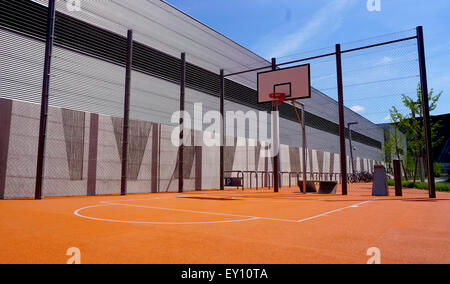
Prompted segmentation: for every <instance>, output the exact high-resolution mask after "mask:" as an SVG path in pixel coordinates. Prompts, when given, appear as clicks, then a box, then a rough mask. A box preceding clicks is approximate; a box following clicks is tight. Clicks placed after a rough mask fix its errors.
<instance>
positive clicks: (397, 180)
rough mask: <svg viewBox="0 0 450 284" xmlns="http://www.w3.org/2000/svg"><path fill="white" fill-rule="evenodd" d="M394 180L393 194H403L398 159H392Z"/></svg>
mask: <svg viewBox="0 0 450 284" xmlns="http://www.w3.org/2000/svg"><path fill="white" fill-rule="evenodd" d="M394 180H395V196H403V192H402V171H401V169H400V161H399V160H394Z"/></svg>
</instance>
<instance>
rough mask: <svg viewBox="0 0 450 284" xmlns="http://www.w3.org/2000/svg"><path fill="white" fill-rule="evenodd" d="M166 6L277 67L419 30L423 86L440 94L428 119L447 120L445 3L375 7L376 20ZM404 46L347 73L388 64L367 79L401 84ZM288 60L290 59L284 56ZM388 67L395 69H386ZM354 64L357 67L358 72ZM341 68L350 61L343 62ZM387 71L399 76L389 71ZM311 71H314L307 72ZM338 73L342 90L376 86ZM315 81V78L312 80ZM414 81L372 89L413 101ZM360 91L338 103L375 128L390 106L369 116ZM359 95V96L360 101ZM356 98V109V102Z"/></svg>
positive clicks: (254, 3) (290, 2)
mask: <svg viewBox="0 0 450 284" xmlns="http://www.w3.org/2000/svg"><path fill="white" fill-rule="evenodd" d="M167 2H168V3H170V4H172V5H174V6H175V7H177V8H179V9H181V10H183V11H184V12H186V13H188V14H189V15H191V16H193V17H195V18H197V19H198V20H200V21H201V22H204V23H205V24H207V25H209V26H210V27H212V28H214V29H216V30H217V31H219V32H220V33H222V34H224V35H226V36H228V37H229V38H231V39H232V40H234V41H236V42H237V43H239V44H241V45H243V46H245V47H247V48H248V49H250V50H252V51H254V52H256V53H257V54H259V55H261V56H263V57H265V58H270V57H278V58H281V59H284V60H280V61H285V60H290V59H294V58H299V57H300V58H302V55H306V54H308V55H311V54H313V53H302V52H303V51H310V50H317V49H321V48H324V47H325V48H327V47H334V45H335V44H336V43H342V44H344V46H346V45H345V43H349V42H354V41H357V40H360V39H367V38H372V37H374V36H378V35H384V34H390V33H395V32H401V31H405V32H402V33H398V34H395V35H392V36H387V37H383V38H379V39H374V40H372V41H364V42H361V43H355V44H354V45H355V46H357V45H358V44H362V45H364V44H365V43H373V42H374V41H375V42H376V41H377V40H379V41H383V40H390V39H394V38H396V37H402V36H409V35H413V33H414V31H413V29H414V28H415V27H416V26H418V25H422V26H424V33H425V48H426V55H427V68H428V85H429V88H430V89H431V88H434V89H435V90H436V91H443V92H444V94H443V96H442V98H441V100H440V104H439V107H438V109H437V110H436V111H434V112H433V114H444V113H448V112H449V109H450V96H449V94H450V52H449V51H450V1H448V0H433V1H420V0H381V11H380V12H370V11H368V9H367V0H316V1H307V0H226V1H223V0H167ZM406 45H407V44H406V43H404V44H403V47H402V49H401V51H397V52H396V51H395V50H390V49H389V50H387V51H386V53H385V54H383V52H381V53H380V52H379V53H378V54H377V55H374V56H373V57H369V56H366V57H364V56H363V57H361V59H360V61H358V62H356V61H355V64H354V68H353V70H358V67H361V66H363V65H364V66H368V65H367V63H368V62H369V61H370V60H373V61H374V62H372V64H373V65H374V66H378V65H380V64H381V65H382V63H392V64H391V65H389V66H390V68H389V72H390V73H389V75H388V76H387V75H386V73H387V71H386V70H384V71H383V70H379V73H378V74H381V73H383V72H384V73H383V74H382V75H383V76H384V77H383V76H378V77H377V76H376V73H374V72H371V73H370V74H371V76H375V77H376V78H381V80H384V79H396V78H406V77H408V76H410V75H415V74H418V70H417V69H416V66H417V65H416V63H414V62H410V60H411V61H414V60H415V59H416V56H417V55H416V54H417V53H416V54H414V52H415V50H416V47H415V46H411V47H410V48H407V47H405V46H406ZM347 46H349V47H350V46H351V45H347ZM326 50H330V48H328V49H322V50H318V51H317V52H316V54H317V53H319V54H320V53H321V52H323V51H326ZM298 53H300V54H298ZM292 54H298V55H296V56H289V55H292ZM308 55H306V56H308ZM375 56H378V57H375ZM400 57H402V58H400ZM344 60H345V58H344ZM396 60H397V61H398V62H399V63H397V64H393V63H396ZM362 61H365V62H364V64H362ZM375 61H376V62H375ZM348 62H351V60H350V59H349V61H348ZM402 62H403V63H402ZM408 62H410V63H408ZM402 64H403V65H402ZM323 65H324V64H322V65H321V64H318V65H317V69H316V70H312V72H313V73H314V71H317V73H318V74H319V73H320V74H326V72H318V69H320V66H322V68H325V67H323ZM349 65H350V63H347V67H348V68H347V69H348V70H349V71H350V70H352V66H349ZM395 65H396V66H397V67H402V68H397V69H396V67H395ZM393 66H394V67H393ZM312 68H313V69H314V68H315V66H314V64H313V65H312ZM329 68H332V65H329ZM325 69H326V68H325ZM384 69H385V68H384ZM345 70H346V67H345V66H344V77H345V76H347V78H344V80H345V82H344V85H346V84H347V85H352V83H354V84H355V85H357V84H358V83H361V82H370V81H377V79H372V80H371V79H369V78H363V77H362V76H363V75H362V74H358V75H359V77H358V76H356V75H355V74H354V75H351V72H349V73H348V74H347V73H345V72H346V71H345ZM366 71H368V70H366ZM368 72H369V71H368ZM380 72H381V73H380ZM402 76H403V77H402ZM313 77H314V75H313ZM318 77H320V76H317V77H316V78H318ZM321 78H322V77H321ZM313 79H314V78H313ZM408 80H409V81H408ZM416 80H417V81H418V79H417V78H410V79H404V80H403V81H402V80H400V81H396V80H393V81H392V82H391V81H389V82H387V83H381V84H380V86H378V87H379V88H381V85H383V86H384V87H389V88H392V89H393V90H394V89H395V92H397V89H398V92H400V93H403V92H405V93H409V94H412V95H413V93H414V87H413V86H415V82H416ZM395 82H397V83H395ZM333 83H334V82H333V80H330V81H329V83H328V85H329V86H332V85H330V84H333ZM316 84H320V83H319V82H317V83H316ZM324 84H325V85H323V86H322V87H323V88H324V89H325V90H326V89H327V88H326V87H325V86H327V84H326V83H324ZM313 85H314V80H313ZM405 86H408V87H407V90H406V89H402V87H405ZM365 88H366V89H361V88H360V89H359V90H358V92H356V90H355V92H354V93H352V90H351V88H349V89H348V90H346V98H347V99H349V102H347V106H349V107H355V109H358V107H360V108H359V112H360V113H361V115H363V116H366V117H368V118H369V119H371V120H375V121H376V122H382V121H383V120H385V117H386V115H387V113H388V112H387V110H388V109H389V107H390V106H391V105H393V104H394V103H392V102H391V101H389V100H392V101H393V99H392V98H390V99H389V95H385V96H384V97H387V98H388V99H387V100H388V102H386V105H385V106H384V105H383V104H381V105H377V106H376V107H375V110H376V111H373V112H372V113H371V112H370V109H371V108H372V109H373V106H374V105H376V104H372V103H371V102H370V100H365V99H363V98H372V99H374V98H375V97H376V96H377V94H379V90H377V88H376V87H373V88H372V87H370V86H369V85H366V86H365ZM405 88H406V87H405ZM319 89H320V88H319ZM385 89H386V88H385ZM328 91H329V92H327V94H329V95H330V96H331V97H334V95H333V90H331V89H330V90H328ZM361 92H364V93H365V94H367V95H365V96H361V95H360V93H361ZM358 94H359V96H358ZM383 94H384V93H383ZM359 98H361V101H358V99H359ZM399 98H400V97H398V98H397V101H398V99H399ZM375 113H378V114H375Z"/></svg>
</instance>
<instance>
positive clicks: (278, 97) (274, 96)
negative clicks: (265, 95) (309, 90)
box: [269, 93, 286, 102]
mask: <svg viewBox="0 0 450 284" xmlns="http://www.w3.org/2000/svg"><path fill="white" fill-rule="evenodd" d="M269 97H270V98H272V99H274V100H278V101H280V102H284V101H285V100H286V94H285V93H271V94H269Z"/></svg>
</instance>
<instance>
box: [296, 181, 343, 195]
mask: <svg viewBox="0 0 450 284" xmlns="http://www.w3.org/2000/svg"><path fill="white" fill-rule="evenodd" d="M316 183H318V184H319V194H336V191H337V184H338V183H337V182H335V181H322V180H308V181H306V192H307V193H316V192H317V189H316ZM298 187H299V188H300V191H301V192H303V180H299V181H298Z"/></svg>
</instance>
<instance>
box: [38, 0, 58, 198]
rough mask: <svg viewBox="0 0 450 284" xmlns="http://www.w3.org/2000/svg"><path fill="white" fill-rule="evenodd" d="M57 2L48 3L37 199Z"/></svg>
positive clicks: (50, 1) (40, 189)
mask: <svg viewBox="0 0 450 284" xmlns="http://www.w3.org/2000/svg"><path fill="white" fill-rule="evenodd" d="M55 2H56V0H49V1H48V15H47V40H46V42H45V58H44V78H43V83H42V98H41V117H40V122H39V145H38V155H37V166H36V187H35V198H36V199H42V186H43V182H44V162H45V158H44V156H45V143H46V135H47V119H48V95H49V90H50V69H51V61H52V51H53V40H54V33H55V11H56V9H55Z"/></svg>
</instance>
